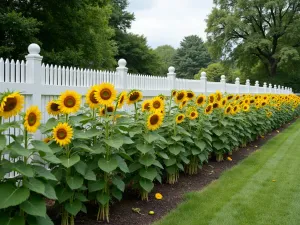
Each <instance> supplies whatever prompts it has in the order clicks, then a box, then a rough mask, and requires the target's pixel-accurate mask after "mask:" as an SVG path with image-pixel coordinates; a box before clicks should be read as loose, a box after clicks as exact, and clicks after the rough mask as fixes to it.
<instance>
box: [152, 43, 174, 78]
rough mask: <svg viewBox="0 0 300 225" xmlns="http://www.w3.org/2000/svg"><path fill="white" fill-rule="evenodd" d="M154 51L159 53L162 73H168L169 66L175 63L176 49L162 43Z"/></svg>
mask: <svg viewBox="0 0 300 225" xmlns="http://www.w3.org/2000/svg"><path fill="white" fill-rule="evenodd" d="M154 52H155V53H156V54H157V55H158V57H159V58H160V61H161V64H162V65H161V69H160V73H159V74H160V75H163V74H167V73H168V68H169V67H170V66H174V65H173V58H174V56H175V54H176V49H174V48H173V47H172V46H171V45H162V46H158V47H157V48H156V49H154Z"/></svg>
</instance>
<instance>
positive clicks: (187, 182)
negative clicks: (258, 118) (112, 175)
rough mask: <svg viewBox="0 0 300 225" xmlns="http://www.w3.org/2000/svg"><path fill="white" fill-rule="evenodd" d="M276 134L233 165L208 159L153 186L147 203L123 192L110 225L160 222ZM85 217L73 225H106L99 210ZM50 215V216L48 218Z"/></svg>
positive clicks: (235, 155)
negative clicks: (187, 172)
mask: <svg viewBox="0 0 300 225" xmlns="http://www.w3.org/2000/svg"><path fill="white" fill-rule="evenodd" d="M293 122H295V121H292V122H291V123H288V124H286V125H284V126H283V127H281V128H280V129H278V131H279V132H281V131H283V130H284V129H285V128H287V127H288V126H289V125H290V124H292V123H293ZM277 134H278V132H277V131H276V130H275V131H273V132H271V133H269V134H268V135H266V136H265V137H264V138H259V140H256V141H254V142H252V143H251V144H250V145H249V146H247V147H245V148H240V149H239V150H238V151H236V152H234V153H233V155H232V156H230V157H232V161H228V160H226V158H227V157H224V159H225V161H223V162H216V161H213V159H211V160H210V161H209V163H208V164H206V165H204V166H203V168H202V169H201V170H199V173H198V174H197V175H193V176H188V175H185V174H183V173H182V174H180V177H179V182H178V183H176V184H174V185H169V184H156V185H155V188H154V190H153V191H152V193H151V194H149V201H148V202H145V201H141V200H138V196H137V193H135V192H133V191H130V190H128V191H126V192H125V193H124V196H123V199H122V200H121V202H116V204H114V205H112V206H111V210H110V213H111V215H110V223H109V224H110V225H129V224H130V225H141V224H143V225H144V224H145V225H146V224H151V223H153V222H154V221H156V220H159V219H160V218H162V217H163V216H164V215H166V214H167V213H168V212H170V211H171V210H172V209H174V208H176V206H177V205H178V204H179V203H181V202H182V201H183V200H184V194H186V193H187V192H191V191H199V190H201V189H202V188H203V187H205V186H207V185H208V184H209V183H211V182H212V181H214V180H216V179H218V178H219V177H220V175H221V174H222V172H224V171H225V170H227V169H230V168H231V167H233V166H234V165H236V164H238V163H239V162H240V161H241V160H243V159H244V158H246V157H247V156H248V155H250V154H251V153H252V152H254V151H256V150H257V149H258V148H259V147H260V146H262V145H263V144H264V143H265V142H267V141H268V140H269V139H271V138H273V137H274V136H276V135H277ZM157 192H159V193H161V194H162V195H163V199H162V200H156V199H155V198H154V195H155V193H157ZM87 208H88V215H86V214H79V215H78V216H77V217H76V222H75V224H76V225H99V224H107V223H105V222H97V221H96V215H97V210H98V206H97V205H89V206H87ZM132 208H140V209H141V211H140V212H141V213H142V214H144V215H140V214H138V213H136V212H133V211H132ZM149 211H154V212H155V214H154V215H148V212H149ZM50 215H51V214H50ZM55 222H56V224H57V225H58V224H60V221H59V219H56V221H55Z"/></svg>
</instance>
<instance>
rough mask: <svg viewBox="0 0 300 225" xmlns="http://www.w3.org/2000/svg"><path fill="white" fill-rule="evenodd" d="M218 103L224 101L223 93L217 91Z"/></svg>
mask: <svg viewBox="0 0 300 225" xmlns="http://www.w3.org/2000/svg"><path fill="white" fill-rule="evenodd" d="M215 96H216V101H220V100H221V99H222V93H221V92H220V91H216V94H215Z"/></svg>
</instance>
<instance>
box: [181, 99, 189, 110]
mask: <svg viewBox="0 0 300 225" xmlns="http://www.w3.org/2000/svg"><path fill="white" fill-rule="evenodd" d="M188 101H189V99H188V98H185V99H183V101H182V102H181V103H180V105H179V108H180V109H183V108H184V107H185V106H186V105H187V103H188Z"/></svg>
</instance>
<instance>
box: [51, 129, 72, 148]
mask: <svg viewBox="0 0 300 225" xmlns="http://www.w3.org/2000/svg"><path fill="white" fill-rule="evenodd" d="M72 137H73V129H72V127H71V126H70V125H69V124H68V123H59V124H58V125H57V126H56V127H54V128H53V139H54V140H55V141H56V143H57V144H59V145H60V146H65V145H68V144H70V143H71V139H72Z"/></svg>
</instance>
